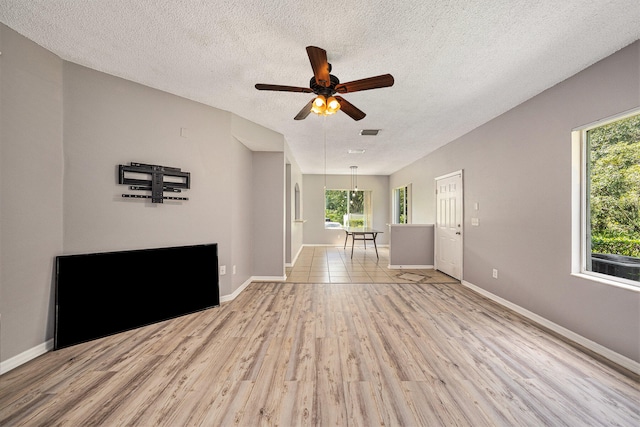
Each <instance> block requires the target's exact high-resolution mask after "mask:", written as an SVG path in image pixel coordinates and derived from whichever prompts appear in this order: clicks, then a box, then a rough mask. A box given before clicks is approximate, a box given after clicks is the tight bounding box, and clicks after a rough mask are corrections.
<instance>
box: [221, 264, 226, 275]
mask: <svg viewBox="0 0 640 427" xmlns="http://www.w3.org/2000/svg"><path fill="white" fill-rule="evenodd" d="M225 274H227V266H226V265H221V266H220V275H221V276H224V275H225Z"/></svg>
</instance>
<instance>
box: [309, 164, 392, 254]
mask: <svg viewBox="0 0 640 427" xmlns="http://www.w3.org/2000/svg"><path fill="white" fill-rule="evenodd" d="M303 182H304V193H303V194H302V201H303V205H304V219H306V220H307V222H305V223H304V243H305V244H307V245H321V244H322V245H343V244H344V231H342V230H340V229H338V230H335V229H333V230H332V229H325V228H324V219H325V217H324V182H325V181H324V175H304V177H303ZM327 188H328V189H331V190H348V189H349V188H351V175H327ZM358 188H359V189H361V190H371V191H372V195H371V198H372V205H373V226H372V228H374V229H376V230H380V231H382V232H383V233H382V234H379V235H378V238H377V240H376V242H377V243H378V244H383V245H384V244H388V243H389V233H388V227H387V224H388V223H390V222H391V213H390V212H391V211H390V209H391V198H390V196H391V194H390V191H391V190H390V189H389V188H390V187H389V177H388V176H381V175H362V176H358Z"/></svg>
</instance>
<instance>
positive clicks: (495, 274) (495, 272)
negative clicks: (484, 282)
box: [493, 268, 498, 279]
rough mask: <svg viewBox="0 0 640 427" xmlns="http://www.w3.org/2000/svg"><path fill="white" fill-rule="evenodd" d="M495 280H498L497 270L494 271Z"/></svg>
mask: <svg viewBox="0 0 640 427" xmlns="http://www.w3.org/2000/svg"><path fill="white" fill-rule="evenodd" d="M493 278H494V279H497V278H498V270H497V269H495V268H494V269H493Z"/></svg>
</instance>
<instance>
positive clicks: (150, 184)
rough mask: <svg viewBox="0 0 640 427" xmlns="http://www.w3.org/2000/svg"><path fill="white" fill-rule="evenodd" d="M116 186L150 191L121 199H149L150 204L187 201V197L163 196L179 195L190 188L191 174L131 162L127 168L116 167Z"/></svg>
mask: <svg viewBox="0 0 640 427" xmlns="http://www.w3.org/2000/svg"><path fill="white" fill-rule="evenodd" d="M118 172H119V173H118V184H125V185H128V186H129V190H137V191H151V195H148V194H123V195H122V197H127V198H135V199H151V202H152V203H163V200H189V198H188V197H176V196H165V195H164V193H165V192H172V193H180V192H182V190H187V189H189V188H190V187H191V174H190V173H189V172H182V170H181V169H180V168H172V167H168V166H159V165H147V164H145V163H134V162H131V163H130V164H129V166H127V165H118Z"/></svg>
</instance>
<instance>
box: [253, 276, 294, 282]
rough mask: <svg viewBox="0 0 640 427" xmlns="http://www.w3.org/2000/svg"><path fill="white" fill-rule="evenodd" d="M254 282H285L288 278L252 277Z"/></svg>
mask: <svg viewBox="0 0 640 427" xmlns="http://www.w3.org/2000/svg"><path fill="white" fill-rule="evenodd" d="M251 280H252V281H253V282H284V281H286V280H287V276H286V275H284V276H251Z"/></svg>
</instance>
